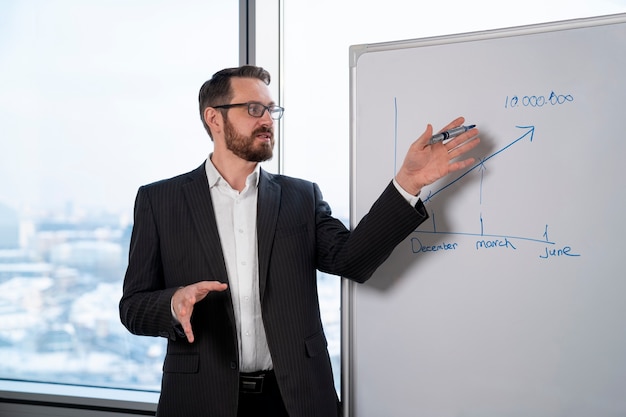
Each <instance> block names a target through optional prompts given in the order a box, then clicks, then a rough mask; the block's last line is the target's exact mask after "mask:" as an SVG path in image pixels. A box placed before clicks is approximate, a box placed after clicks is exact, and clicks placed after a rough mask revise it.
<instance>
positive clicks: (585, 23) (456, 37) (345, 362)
mask: <svg viewBox="0 0 626 417" xmlns="http://www.w3.org/2000/svg"><path fill="white" fill-rule="evenodd" d="M625 22H626V13H619V14H611V15H604V16H595V17H587V18H578V19H570V20H562V21H555V22H547V23H540V24H532V25H524V26H514V27H509V28H502V29H492V30H485V31H477V32H466V33H459V34H452V35H444V36H434V37H426V38H418V39H408V40H399V41H391V42H381V43H372V44H360V45H352V46H350V49H349V59H350V61H349V67H350V88H349V92H350V227H351V228H352V229H353V228H354V227H356V223H357V221H358V220H357V213H356V186H355V181H356V131H357V120H356V93H357V92H356V85H357V67H358V62H359V58H360V57H361V56H363V55H364V54H367V53H375V52H382V51H390V50H400V49H409V48H418V47H425V46H433V45H443V44H450V43H457V44H458V43H463V42H474V41H480V40H488V39H496V38H506V37H517V36H523V35H531V34H539V33H549V32H557V31H564V30H571V29H581V28H586V27H595V26H604V25H613V24H621V23H625ZM390 180H391V179H390ZM358 285H360V284H358V283H355V282H353V281H350V280H348V279H342V284H341V305H342V308H341V398H342V403H343V404H342V405H343V412H344V416H346V417H355V416H354V411H353V406H352V404H354V397H355V392H354V388H353V385H352V383H351V381H352V380H353V377H354V369H355V364H354V362H353V361H354V349H355V346H354V343H353V342H354V333H353V332H354V323H355V301H354V297H355V291H356V288H357V286H358Z"/></svg>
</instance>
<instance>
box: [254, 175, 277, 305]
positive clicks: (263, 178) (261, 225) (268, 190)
mask: <svg viewBox="0 0 626 417" xmlns="http://www.w3.org/2000/svg"><path fill="white" fill-rule="evenodd" d="M280 195H281V190H280V185H278V184H277V183H276V182H275V181H274V180H273V178H272V176H271V175H270V174H268V173H267V172H265V171H264V170H263V169H261V170H260V178H259V194H258V201H257V241H258V253H259V292H260V298H261V302H263V295H264V294H265V286H266V284H267V271H268V269H269V262H270V255H271V253H272V243H273V242H274V233H275V231H276V222H277V221H278V211H279V209H280Z"/></svg>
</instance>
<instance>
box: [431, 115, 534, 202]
mask: <svg viewBox="0 0 626 417" xmlns="http://www.w3.org/2000/svg"><path fill="white" fill-rule="evenodd" d="M515 127H516V128H518V129H527V131H526V132H525V133H524V134H523V135H522V136H520V137H519V138H517V139H515V140H514V141H513V142H511V143H509V144H508V145H506V146H505V147H504V148H502V149H499V150H497V151H496V152H494V153H492V154H491V155H489V156H488V157H486V158H485V159H483V160H481V161H480V162H479V163H477V164H476V165H474V166H473V167H471V168H470V169H468V170H467V171H465V172H464V173H463V174H461V175H460V176H459V177H457V178H456V179H455V180H453V181H451V182H449V183H448V184H446V185H444V186H443V187H441V188H440V189H438V190H437V191H434V192H432V193H429V195H428V197H427V198H426V199H425V200H424V202H427V201H430V199H432V198H433V197H434V196H436V195H437V194H439V193H440V192H442V191H443V190H445V189H446V188H448V187H450V186H451V185H452V184H454V183H456V182H457V181H459V180H461V178H463V177H465V176H466V175H467V174H469V173H470V172H472V171H473V170H475V169H477V168H479V167H480V166H482V165H483V164H484V163H485V162H486V161H488V160H490V159H491V158H493V157H494V156H496V155H499V154H500V153H502V152H504V151H505V150H507V149H508V148H510V147H511V146H513V145H514V144H516V143H517V142H519V141H521V140H522V139H524V138H525V137H526V136H530V141H531V142H532V141H533V137H534V135H535V126H515Z"/></svg>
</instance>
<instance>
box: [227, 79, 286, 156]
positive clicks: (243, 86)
mask: <svg viewBox="0 0 626 417" xmlns="http://www.w3.org/2000/svg"><path fill="white" fill-rule="evenodd" d="M231 86H232V89H233V92H234V96H233V99H232V101H231V102H232V103H247V102H250V101H254V102H258V103H261V104H263V105H265V106H268V105H270V104H274V102H273V101H272V99H271V95H270V92H269V88H268V87H267V85H266V84H265V83H263V81H261V80H257V79H253V78H233V79H231ZM224 141H225V143H226V147H227V148H228V149H229V150H230V151H231V152H233V153H234V154H235V155H237V156H238V157H240V158H242V159H244V160H246V161H250V162H262V161H267V160H269V159H271V158H272V156H273V149H274V120H273V119H272V118H271V117H270V115H269V112H268V111H267V110H266V111H265V112H264V113H263V116H261V117H254V116H250V114H248V108H247V107H246V106H240V107H234V108H231V109H229V110H228V112H225V114H224Z"/></svg>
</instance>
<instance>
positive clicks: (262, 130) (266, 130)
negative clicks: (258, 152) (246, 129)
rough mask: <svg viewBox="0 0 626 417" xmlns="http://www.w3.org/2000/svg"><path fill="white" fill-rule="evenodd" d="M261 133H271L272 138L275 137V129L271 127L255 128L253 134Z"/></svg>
mask: <svg viewBox="0 0 626 417" xmlns="http://www.w3.org/2000/svg"><path fill="white" fill-rule="evenodd" d="M260 133H269V134H270V135H271V136H272V138H273V137H274V129H273V128H271V127H267V126H261V127H259V128H257V129H254V131H253V132H252V136H256V135H258V134H260Z"/></svg>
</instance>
